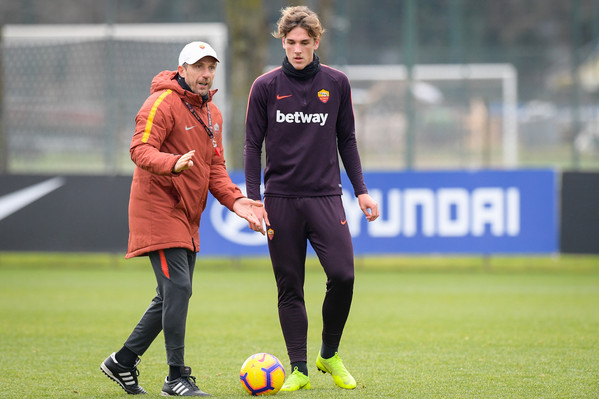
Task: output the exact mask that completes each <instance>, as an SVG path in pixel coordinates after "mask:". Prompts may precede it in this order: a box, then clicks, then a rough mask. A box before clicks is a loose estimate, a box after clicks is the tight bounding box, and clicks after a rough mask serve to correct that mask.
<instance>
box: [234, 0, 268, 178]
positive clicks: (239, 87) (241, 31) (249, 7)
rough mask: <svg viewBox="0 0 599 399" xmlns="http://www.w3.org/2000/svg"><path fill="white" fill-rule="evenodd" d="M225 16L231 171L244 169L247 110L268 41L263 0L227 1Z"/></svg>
mask: <svg viewBox="0 0 599 399" xmlns="http://www.w3.org/2000/svg"><path fill="white" fill-rule="evenodd" d="M225 15H226V18H227V25H228V26H229V34H230V37H229V43H230V51H231V58H230V62H229V64H230V65H228V66H227V68H228V71H229V87H230V96H231V97H230V99H231V102H230V104H231V109H230V110H229V115H228V116H226V117H228V119H229V127H228V128H227V132H229V137H230V141H229V143H228V148H229V151H230V153H231V154H234V155H233V156H228V159H227V161H228V163H229V167H230V168H231V169H243V152H242V151H241V150H240V149H242V148H243V146H244V137H245V111H246V108H247V99H248V94H249V91H250V87H251V85H252V83H253V81H254V79H255V78H256V77H258V76H259V75H261V74H262V73H263V70H264V65H265V63H266V54H267V39H268V34H269V32H268V31H267V30H266V29H265V26H267V24H266V21H265V13H264V4H263V0H225Z"/></svg>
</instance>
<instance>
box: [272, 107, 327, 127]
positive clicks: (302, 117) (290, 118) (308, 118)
mask: <svg viewBox="0 0 599 399" xmlns="http://www.w3.org/2000/svg"><path fill="white" fill-rule="evenodd" d="M328 117H329V114H328V113H327V114H319V113H315V114H304V113H303V112H294V113H290V114H285V113H283V112H281V111H279V110H277V122H278V123H283V122H287V123H318V124H320V126H324V124H325V123H326V122H327V118H328Z"/></svg>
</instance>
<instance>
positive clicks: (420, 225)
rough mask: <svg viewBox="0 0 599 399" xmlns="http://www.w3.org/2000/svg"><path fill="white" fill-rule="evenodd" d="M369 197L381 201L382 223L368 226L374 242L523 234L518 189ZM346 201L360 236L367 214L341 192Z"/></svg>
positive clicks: (395, 192)
mask: <svg viewBox="0 0 599 399" xmlns="http://www.w3.org/2000/svg"><path fill="white" fill-rule="evenodd" d="M370 195H371V196H372V197H373V198H374V199H375V200H376V201H377V202H378V204H379V209H381V210H384V212H381V218H379V219H378V220H377V221H376V222H374V223H368V235H369V236H371V237H397V236H399V235H403V236H404V237H413V236H415V235H416V233H417V232H418V231H420V232H421V234H422V235H423V236H425V237H435V236H437V237H465V236H469V235H470V236H474V237H480V236H483V235H485V234H489V233H490V234H491V235H492V236H495V237H501V236H507V237H514V236H517V235H518V234H520V190H518V189H517V188H515V187H508V188H501V187H481V188H476V189H474V190H472V191H468V190H466V189H463V188H439V189H437V190H434V191H433V190H431V189H427V188H412V189H405V190H399V189H391V190H389V191H388V192H387V195H386V198H385V197H384V196H383V193H382V192H381V191H380V190H371V191H370ZM343 202H344V203H345V205H346V206H345V210H346V216H347V220H348V223H349V226H350V231H351V234H352V236H354V237H356V236H359V235H360V229H361V224H362V223H361V221H362V219H363V218H364V214H363V213H362V211H361V210H360V207H359V205H358V199H357V198H355V197H354V196H353V195H352V194H351V193H349V192H346V191H345V190H343Z"/></svg>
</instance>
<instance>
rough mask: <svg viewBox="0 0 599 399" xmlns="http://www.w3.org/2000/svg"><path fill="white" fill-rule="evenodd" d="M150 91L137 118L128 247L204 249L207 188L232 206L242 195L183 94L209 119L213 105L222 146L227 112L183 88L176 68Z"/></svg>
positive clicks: (140, 250) (132, 252)
mask: <svg viewBox="0 0 599 399" xmlns="http://www.w3.org/2000/svg"><path fill="white" fill-rule="evenodd" d="M151 93H152V94H151V95H150V97H148V99H147V100H146V101H145V103H144V104H143V106H142V107H141V109H140V110H139V113H138V114H137V116H136V118H135V121H136V126H135V134H134V135H133V139H132V141H131V149H130V152H131V159H132V160H133V162H134V163H135V165H136V167H135V171H134V173H133V182H132V184H131V195H130V199H129V247H128V250H127V254H126V256H125V257H126V258H132V257H134V256H139V255H144V254H147V253H148V252H150V251H156V250H159V249H165V248H175V247H178V248H187V249H189V250H192V251H196V252H197V251H199V232H198V229H199V225H200V218H201V215H202V211H203V210H204V208H205V207H206V198H207V195H208V190H210V192H211V193H212V195H213V196H214V197H215V198H216V199H217V200H218V201H219V202H220V203H221V204H223V205H224V206H226V207H227V208H228V209H229V210H232V208H233V203H234V202H235V200H236V199H238V198H241V197H243V194H242V193H241V191H240V190H239V188H238V187H237V186H236V185H235V184H233V182H232V181H231V179H230V177H229V175H228V173H227V170H226V167H225V160H224V157H223V156H222V155H221V156H219V155H217V154H216V152H215V150H214V148H213V146H212V141H211V140H210V138H209V136H208V134H207V133H206V130H205V129H204V128H203V127H202V125H201V124H200V123H199V122H198V120H197V119H195V117H194V116H193V115H192V113H191V112H190V111H189V109H188V108H187V107H186V105H185V104H184V103H183V101H182V100H185V101H186V102H188V103H189V104H191V105H192V106H193V107H194V108H195V110H196V112H197V113H198V114H199V116H200V117H201V118H202V120H203V121H204V122H205V123H206V125H208V124H209V123H208V116H207V109H206V106H208V107H210V114H211V118H212V126H213V130H214V135H215V139H216V141H217V143H218V147H219V149H220V154H224V151H223V148H222V127H223V118H222V114H221V112H220V110H219V109H218V108H217V107H216V105H214V103H213V102H212V96H213V95H214V94H215V93H216V90H211V92H210V95H209V99H208V101H207V102H206V103H204V102H203V100H202V98H201V96H200V95H198V94H195V93H192V92H190V91H187V90H184V89H183V88H182V87H181V86H180V85H179V83H178V82H177V72H176V71H163V72H161V73H159V74H158V75H156V77H155V78H154V79H153V81H152V86H151ZM191 150H195V151H196V152H195V155H194V157H193V163H194V165H193V167H192V168H190V169H187V170H184V171H183V172H181V173H178V174H174V173H172V169H173V167H174V166H175V163H176V162H177V160H178V159H179V158H180V157H181V155H183V154H185V153H186V152H188V151H191Z"/></svg>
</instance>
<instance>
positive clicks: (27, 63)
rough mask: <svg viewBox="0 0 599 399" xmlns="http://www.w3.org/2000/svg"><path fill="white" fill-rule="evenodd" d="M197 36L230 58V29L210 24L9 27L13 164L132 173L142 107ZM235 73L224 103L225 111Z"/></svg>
mask: <svg viewBox="0 0 599 399" xmlns="http://www.w3.org/2000/svg"><path fill="white" fill-rule="evenodd" d="M194 40H202V41H206V42H209V43H210V44H211V45H212V46H213V47H214V48H215V50H216V51H217V53H218V54H219V58H220V60H221V61H222V62H223V64H224V65H226V60H225V58H226V54H227V51H226V50H227V29H226V26H225V25H224V24H221V23H208V24H130V25H129V24H114V25H6V26H4V27H3V30H2V52H1V55H2V74H3V75H2V81H3V86H4V88H3V110H4V113H3V115H4V118H3V119H4V122H3V123H4V126H3V127H4V132H5V137H6V145H7V146H8V154H9V160H8V168H9V171H10V172H20V171H26V172H51V173H56V172H68V173H130V172H131V171H132V169H133V164H132V163H131V161H130V159H129V144H130V142H131V136H132V134H133V130H134V126H135V121H134V118H135V115H136V114H137V111H138V110H139V108H140V107H141V105H142V103H143V101H144V100H145V99H146V98H147V96H148V95H149V94H150V82H151V80H152V78H153V77H154V76H155V75H156V74H157V73H158V72H160V71H162V70H166V69H169V70H173V69H175V68H176V66H177V59H178V55H179V52H180V51H181V49H182V48H183V46H184V45H185V44H186V43H188V42H190V41H194ZM225 78H226V74H225V73H224V71H223V72H221V73H217V74H216V78H215V82H214V84H213V88H217V89H219V94H218V96H216V97H215V103H216V104H217V105H218V106H219V107H220V108H221V109H222V110H223V115H224V117H225V118H226V115H228V112H226V109H225V107H226V105H227V98H226V93H227V90H226V86H225V84H226V79H225Z"/></svg>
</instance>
